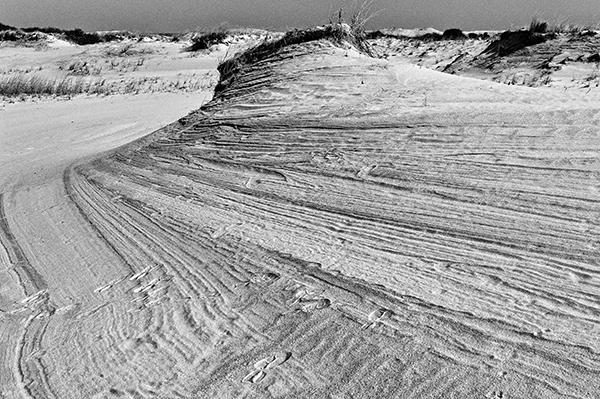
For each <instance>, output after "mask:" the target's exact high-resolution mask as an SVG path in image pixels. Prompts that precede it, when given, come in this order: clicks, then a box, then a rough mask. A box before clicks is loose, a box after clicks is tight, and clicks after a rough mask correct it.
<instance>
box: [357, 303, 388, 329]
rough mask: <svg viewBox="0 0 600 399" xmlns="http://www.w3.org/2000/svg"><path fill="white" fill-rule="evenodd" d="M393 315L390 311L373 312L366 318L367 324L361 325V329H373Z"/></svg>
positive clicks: (383, 309) (380, 309) (378, 310)
mask: <svg viewBox="0 0 600 399" xmlns="http://www.w3.org/2000/svg"><path fill="white" fill-rule="evenodd" d="M393 314H394V313H393V312H392V311H391V310H389V309H385V308H379V309H377V310H374V311H372V312H371V313H369V316H368V317H367V318H368V319H369V322H367V323H365V324H363V325H362V327H361V328H362V329H363V330H366V329H367V328H373V327H375V326H376V325H377V323H379V322H380V321H383V320H385V319H387V318H389V317H391V316H392V315H393Z"/></svg>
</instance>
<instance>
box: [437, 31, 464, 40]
mask: <svg viewBox="0 0 600 399" xmlns="http://www.w3.org/2000/svg"><path fill="white" fill-rule="evenodd" d="M466 38H467V37H466V36H465V34H464V33H463V32H462V30H460V29H456V28H452V29H446V30H445V31H444V33H443V34H442V39H445V40H461V39H466Z"/></svg>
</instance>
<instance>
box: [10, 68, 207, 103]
mask: <svg viewBox="0 0 600 399" xmlns="http://www.w3.org/2000/svg"><path fill="white" fill-rule="evenodd" d="M212 86H213V79H212V78H211V77H210V76H208V75H199V76H197V75H196V74H193V75H190V76H182V77H180V78H178V79H177V80H172V79H164V78H161V77H158V76H155V77H142V78H131V79H120V80H116V81H107V80H106V79H101V78H88V77H85V78H84V77H81V76H77V77H69V76H67V77H63V78H58V79H53V78H49V77H47V76H43V75H37V74H28V73H19V74H13V75H9V76H7V77H4V78H0V97H2V98H7V99H8V98H22V99H24V98H27V97H36V96H37V97H46V96H50V97H52V96H57V97H71V96H75V95H78V94H87V95H115V94H143V93H156V92H159V93H167V92H169V93H172V92H196V91H200V90H206V89H207V88H209V87H212Z"/></svg>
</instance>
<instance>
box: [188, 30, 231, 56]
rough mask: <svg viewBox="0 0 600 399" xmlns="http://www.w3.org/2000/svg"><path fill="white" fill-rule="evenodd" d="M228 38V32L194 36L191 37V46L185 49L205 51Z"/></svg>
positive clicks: (217, 31) (222, 31) (213, 32)
mask: <svg viewBox="0 0 600 399" xmlns="http://www.w3.org/2000/svg"><path fill="white" fill-rule="evenodd" d="M229 36H230V34H229V32H227V31H224V30H216V31H211V32H205V33H200V34H196V35H194V36H192V39H191V40H192V45H191V46H189V47H188V48H186V51H190V52H194V51H200V50H207V49H208V48H210V46H213V45H215V44H220V43H223V42H224V41H225V40H226V39H227V38H228V37H229Z"/></svg>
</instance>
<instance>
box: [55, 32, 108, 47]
mask: <svg viewBox="0 0 600 399" xmlns="http://www.w3.org/2000/svg"><path fill="white" fill-rule="evenodd" d="M64 35H65V39H67V40H68V41H70V42H72V43H75V44H80V45H86V44H96V43H101V42H102V38H101V37H100V35H99V34H97V33H86V32H84V31H83V30H81V29H73V30H67V31H64Z"/></svg>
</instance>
